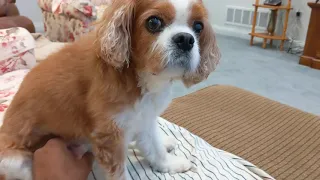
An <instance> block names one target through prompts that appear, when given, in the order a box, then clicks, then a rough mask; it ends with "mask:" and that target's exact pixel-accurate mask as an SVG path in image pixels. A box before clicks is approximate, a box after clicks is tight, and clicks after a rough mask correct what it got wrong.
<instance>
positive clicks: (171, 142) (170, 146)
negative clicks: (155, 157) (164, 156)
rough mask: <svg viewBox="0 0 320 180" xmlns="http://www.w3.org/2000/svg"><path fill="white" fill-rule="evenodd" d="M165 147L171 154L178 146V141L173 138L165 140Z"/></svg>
mask: <svg viewBox="0 0 320 180" xmlns="http://www.w3.org/2000/svg"><path fill="white" fill-rule="evenodd" d="M163 145H164V147H165V148H166V149H167V152H171V151H172V150H174V148H175V147H176V146H177V141H176V139H174V138H172V137H166V138H165V139H164V140H163Z"/></svg>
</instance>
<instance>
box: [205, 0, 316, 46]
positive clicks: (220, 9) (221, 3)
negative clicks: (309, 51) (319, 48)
mask: <svg viewBox="0 0 320 180" xmlns="http://www.w3.org/2000/svg"><path fill="white" fill-rule="evenodd" d="M314 1H315V0H292V6H293V8H294V11H293V12H292V13H291V15H290V18H295V12H296V11H298V10H300V11H301V13H302V17H301V23H300V25H299V26H300V28H299V31H298V32H297V33H296V34H297V37H296V40H298V41H305V38H306V34H307V29H308V24H309V18H310V13H311V9H310V8H309V6H308V5H307V2H314ZM260 2H261V3H262V2H263V0H260ZM204 3H205V5H206V7H207V8H208V9H209V14H210V17H211V19H212V23H213V25H214V28H215V30H216V31H217V33H221V34H225V35H231V36H237V37H241V38H246V39H249V36H248V33H249V32H250V31H251V29H250V28H243V27H234V26H230V25H226V24H225V20H226V7H227V6H229V5H230V6H239V7H244V8H252V9H253V6H252V4H253V3H255V0H204ZM283 4H287V0H284V2H283ZM283 18H284V17H283ZM292 22H295V21H292V19H291V21H290V23H292ZM278 28H281V27H278Z"/></svg>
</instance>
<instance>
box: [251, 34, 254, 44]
mask: <svg viewBox="0 0 320 180" xmlns="http://www.w3.org/2000/svg"><path fill="white" fill-rule="evenodd" d="M253 39H254V36H251V40H250V46H252V45H253Z"/></svg>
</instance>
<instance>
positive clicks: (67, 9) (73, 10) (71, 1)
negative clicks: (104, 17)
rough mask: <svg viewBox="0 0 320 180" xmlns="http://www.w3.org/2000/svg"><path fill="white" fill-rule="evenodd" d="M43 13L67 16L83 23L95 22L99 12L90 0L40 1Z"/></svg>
mask: <svg viewBox="0 0 320 180" xmlns="http://www.w3.org/2000/svg"><path fill="white" fill-rule="evenodd" d="M38 4H39V6H40V8H41V9H42V10H43V11H46V12H51V13H54V14H62V15H67V16H69V17H72V18H76V19H80V20H81V21H94V20H95V19H96V18H97V11H96V8H95V6H94V5H93V4H92V3H91V2H90V0H38Z"/></svg>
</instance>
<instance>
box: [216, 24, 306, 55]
mask: <svg viewBox="0 0 320 180" xmlns="http://www.w3.org/2000/svg"><path fill="white" fill-rule="evenodd" d="M212 26H213V29H214V30H215V32H216V33H217V34H220V35H223V36H230V37H236V38H241V39H245V40H248V41H249V40H250V35H249V32H251V29H246V28H241V27H239V28H235V27H227V26H219V25H215V24H213V25H212ZM254 42H255V43H262V42H263V39H262V38H254ZM288 43H289V42H288ZM274 45H275V46H279V45H280V41H279V42H278V41H275V42H274ZM287 45H288V44H286V46H287ZM304 45H305V42H304V41H294V42H293V44H292V46H293V47H297V48H299V49H303V48H304Z"/></svg>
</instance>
